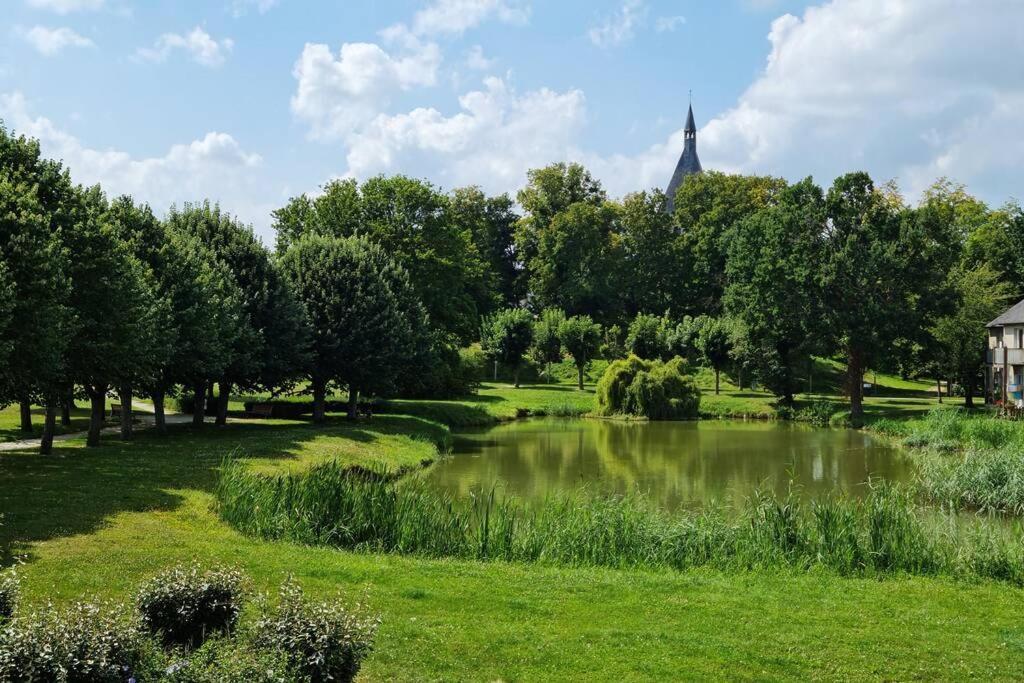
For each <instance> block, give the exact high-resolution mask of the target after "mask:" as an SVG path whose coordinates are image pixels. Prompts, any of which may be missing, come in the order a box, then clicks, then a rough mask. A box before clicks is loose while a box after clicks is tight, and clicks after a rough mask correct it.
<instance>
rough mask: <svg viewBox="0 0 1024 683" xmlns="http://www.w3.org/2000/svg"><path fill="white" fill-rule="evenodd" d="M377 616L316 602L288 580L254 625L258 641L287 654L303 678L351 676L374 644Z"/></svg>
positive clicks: (289, 662)
mask: <svg viewBox="0 0 1024 683" xmlns="http://www.w3.org/2000/svg"><path fill="white" fill-rule="evenodd" d="M378 625H379V622H378V620H377V619H374V618H370V617H364V616H362V615H361V614H359V610H358V609H357V610H354V611H350V610H347V609H345V608H344V607H342V606H341V605H340V604H329V603H315V602H310V601H308V600H306V599H305V598H304V597H303V594H302V589H301V588H300V587H299V586H298V585H297V584H296V583H294V582H292V581H287V582H285V584H284V585H283V586H281V593H280V602H279V604H278V606H277V608H276V610H274V611H270V610H267V609H264V613H263V616H262V617H261V618H260V619H259V621H258V622H257V623H256V626H255V627H254V642H255V644H256V646H257V647H258V648H260V649H263V650H265V651H268V652H275V653H278V654H281V655H283V656H284V657H285V658H286V659H287V661H288V664H289V666H290V668H291V669H292V671H294V672H295V673H296V674H298V675H300V676H302V677H303V678H304V679H305V680H313V681H342V682H344V681H351V680H353V679H354V678H355V676H356V674H357V673H358V672H359V668H360V666H362V662H363V659H365V658H366V656H367V655H368V654H369V653H370V651H371V649H372V648H373V638H374V636H375V634H376V631H377V627H378Z"/></svg>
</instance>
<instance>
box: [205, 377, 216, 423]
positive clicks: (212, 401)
mask: <svg viewBox="0 0 1024 683" xmlns="http://www.w3.org/2000/svg"><path fill="white" fill-rule="evenodd" d="M214 384H215V383H214V381H213V380H212V379H211V380H210V381H209V382H207V383H206V409H207V410H209V409H210V408H216V406H217V396H216V395H215V394H214V393H213V388H214ZM203 416H204V417H205V416H206V412H205V411H204V412H203Z"/></svg>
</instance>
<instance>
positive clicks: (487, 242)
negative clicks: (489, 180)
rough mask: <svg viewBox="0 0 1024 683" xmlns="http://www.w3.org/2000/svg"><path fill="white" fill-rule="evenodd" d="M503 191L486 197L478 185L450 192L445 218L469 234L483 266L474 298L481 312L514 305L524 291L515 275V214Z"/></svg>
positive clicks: (517, 273)
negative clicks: (495, 195) (494, 195)
mask: <svg viewBox="0 0 1024 683" xmlns="http://www.w3.org/2000/svg"><path fill="white" fill-rule="evenodd" d="M514 206H515V205H514V202H513V201H512V199H511V198H510V197H509V196H508V195H507V194H502V195H498V196H497V197H488V196H487V195H485V194H484V193H483V192H482V191H481V190H480V188H478V187H463V188H457V189H455V190H453V191H452V193H451V199H450V202H449V205H448V210H447V218H448V220H449V221H451V222H453V223H454V224H455V225H457V226H459V227H460V228H461V229H463V230H464V231H466V232H468V234H469V235H470V236H471V237H472V240H473V244H474V246H475V247H476V251H477V253H478V254H479V255H480V257H481V258H482V259H483V261H484V264H485V265H486V267H485V269H484V271H483V277H482V279H481V282H480V284H479V285H478V286H476V287H475V290H476V291H474V297H475V298H476V300H477V304H476V305H477V310H478V311H479V313H480V314H481V315H487V314H488V313H491V312H492V311H494V310H496V309H498V308H503V307H507V306H515V305H516V304H518V303H519V302H520V301H521V300H522V299H523V297H524V296H525V295H526V292H525V291H524V290H523V287H522V285H523V284H524V283H523V282H522V281H521V279H520V277H519V268H518V265H517V257H516V250H515V226H516V222H517V221H518V220H519V216H518V215H517V214H516V212H515V208H514Z"/></svg>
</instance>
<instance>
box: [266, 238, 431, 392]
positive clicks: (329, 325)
mask: <svg viewBox="0 0 1024 683" xmlns="http://www.w3.org/2000/svg"><path fill="white" fill-rule="evenodd" d="M281 269H282V271H283V272H284V275H285V277H286V278H287V279H288V281H289V283H290V285H291V287H292V290H293V291H294V292H295V293H296V296H297V297H298V299H299V301H300V302H301V303H302V306H303V311H304V314H305V320H306V325H307V326H308V328H309V329H310V330H312V356H313V359H312V362H311V367H310V368H309V375H310V379H311V381H312V382H313V383H314V385H315V386H314V389H315V390H316V391H318V392H319V393H320V394H321V395H322V394H323V392H324V390H325V388H326V385H327V383H328V382H331V381H336V382H338V383H340V384H343V385H345V386H348V387H349V388H350V389H356V390H359V391H380V390H385V389H387V388H388V387H390V386H391V385H392V384H393V383H394V381H395V379H396V377H397V376H398V373H400V372H401V371H402V370H403V368H406V367H409V364H410V363H411V361H412V360H415V359H416V358H417V353H418V352H419V350H420V349H421V348H422V346H421V344H422V342H423V339H424V337H425V336H426V329H425V328H426V324H425V319H424V318H425V314H424V312H423V309H422V307H421V305H420V303H419V301H418V300H417V299H416V295H415V292H414V291H413V289H412V286H411V284H410V282H409V278H408V275H407V274H406V272H405V271H404V270H403V269H402V268H401V267H400V266H398V265H396V264H395V263H394V262H393V261H391V260H390V259H389V258H388V257H387V255H386V254H385V253H384V250H383V249H382V248H381V247H379V246H378V245H377V244H374V243H372V242H370V241H368V240H366V239H363V238H356V237H346V238H334V237H323V236H318V235H308V236H304V237H302V238H300V239H299V240H298V241H297V242H295V243H294V244H292V245H291V247H289V249H288V251H287V252H285V253H284V255H282V256H281ZM317 387H319V389H317Z"/></svg>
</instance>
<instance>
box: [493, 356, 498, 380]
mask: <svg viewBox="0 0 1024 683" xmlns="http://www.w3.org/2000/svg"><path fill="white" fill-rule="evenodd" d="M494 381H495V382H497V381H498V359H497V358H495V359H494Z"/></svg>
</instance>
